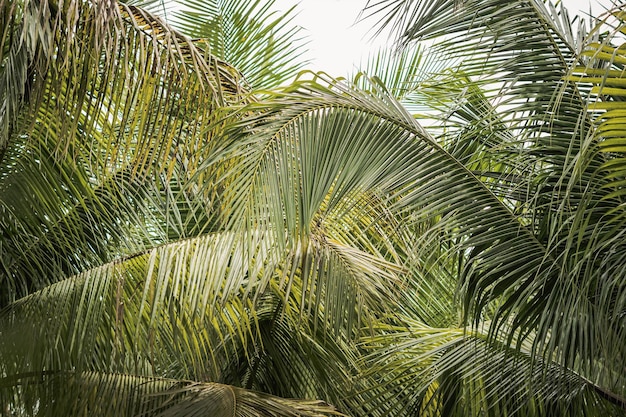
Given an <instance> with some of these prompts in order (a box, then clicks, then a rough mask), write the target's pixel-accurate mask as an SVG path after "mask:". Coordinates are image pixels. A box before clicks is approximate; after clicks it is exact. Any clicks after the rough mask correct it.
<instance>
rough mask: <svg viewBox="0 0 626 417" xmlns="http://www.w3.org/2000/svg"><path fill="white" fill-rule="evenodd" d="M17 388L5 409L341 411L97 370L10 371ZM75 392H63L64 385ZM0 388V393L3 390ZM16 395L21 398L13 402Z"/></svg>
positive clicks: (42, 412) (271, 415) (248, 416)
mask: <svg viewBox="0 0 626 417" xmlns="http://www.w3.org/2000/svg"><path fill="white" fill-rule="evenodd" d="M13 379H15V380H16V381H19V383H18V384H14V383H13V381H7V379H6V378H4V379H1V380H0V387H3V386H5V384H7V382H10V383H11V384H12V385H13V386H14V387H15V391H14V392H13V393H12V394H9V395H8V396H2V397H0V398H2V399H3V402H2V404H3V405H4V406H6V407H7V408H6V410H9V412H12V413H17V414H19V415H23V414H26V415H29V414H31V413H33V414H36V415H39V416H55V415H79V414H84V413H93V414H97V415H99V416H162V417H165V416H179V415H186V416H200V415H203V416H205V415H211V416H236V417H252V416H257V417H258V416H262V417H277V416H293V417H300V416H302V417H305V416H306V417H324V416H331V415H335V416H341V415H343V414H341V413H339V412H337V411H336V410H335V409H334V408H333V407H331V406H329V405H327V404H325V403H324V402H322V401H314V400H297V399H286V398H279V397H275V396H272V395H268V394H263V393H260V392H255V391H250V390H245V389H242V388H238V387H234V386H229V385H223V384H217V383H199V382H193V381H178V380H172V379H165V378H150V377H139V376H134V375H128V374H102V373H95V372H86V373H78V372H55V371H50V372H47V373H46V374H45V375H43V376H33V375H29V374H24V375H18V376H16V377H14V378H13ZM68 390H69V391H71V392H72V393H74V395H71V396H68V395H61V394H62V393H65V392H67V391H68ZM4 392H5V391H4V390H1V389H0V395H2V394H4ZM15 399H19V402H14V401H15Z"/></svg>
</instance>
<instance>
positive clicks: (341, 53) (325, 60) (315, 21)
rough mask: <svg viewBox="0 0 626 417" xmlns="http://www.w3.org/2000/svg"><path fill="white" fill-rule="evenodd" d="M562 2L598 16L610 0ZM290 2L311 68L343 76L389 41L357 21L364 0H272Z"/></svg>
mask: <svg viewBox="0 0 626 417" xmlns="http://www.w3.org/2000/svg"><path fill="white" fill-rule="evenodd" d="M563 3H564V4H565V6H566V7H567V9H568V10H569V11H570V13H571V14H572V15H573V14H575V13H580V14H582V15H586V14H588V13H589V8H590V7H591V10H592V11H593V13H594V14H595V15H599V14H601V13H602V12H603V11H604V10H605V7H603V6H602V4H604V5H610V4H611V0H600V1H598V0H591V1H589V0H563ZM294 4H298V7H297V8H296V11H297V13H298V14H297V15H296V16H295V17H294V20H293V21H294V23H295V24H296V25H299V26H302V27H303V28H305V31H304V33H305V34H306V35H308V37H309V45H308V46H309V50H310V54H309V57H311V59H312V63H311V65H310V67H309V69H311V70H314V71H325V72H327V73H329V74H330V75H332V76H347V75H349V74H352V73H354V70H355V69H356V66H357V65H358V64H359V63H360V62H361V61H362V60H364V59H365V58H366V57H367V56H368V55H369V54H370V53H371V52H372V51H375V50H378V49H379V48H380V47H382V46H384V45H385V44H391V39H388V38H387V37H386V36H385V35H379V36H377V37H375V38H374V39H372V38H373V37H374V31H373V29H372V27H373V25H374V23H375V20H374V19H375V18H370V19H366V20H365V21H364V22H357V21H358V17H359V14H360V13H361V11H362V10H363V8H364V7H365V5H366V4H367V0H300V1H296V0H276V4H275V8H276V9H277V10H282V11H286V10H288V9H289V8H290V7H292V6H293V5H294Z"/></svg>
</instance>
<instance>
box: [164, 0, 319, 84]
mask: <svg viewBox="0 0 626 417" xmlns="http://www.w3.org/2000/svg"><path fill="white" fill-rule="evenodd" d="M273 6H274V1H260V0H255V1H252V2H250V1H232V0H230V1H224V0H212V1H208V2H207V1H186V2H184V4H183V5H182V10H181V11H179V12H178V13H176V14H175V16H174V19H173V20H172V23H173V24H174V25H175V26H176V27H179V28H180V29H181V30H182V31H183V32H184V33H186V34H188V35H189V36H191V37H193V38H201V39H206V40H207V41H208V44H209V45H210V51H211V54H213V55H214V56H216V57H219V58H220V59H222V60H224V61H226V62H228V63H229V64H231V65H233V66H234V67H236V68H237V69H239V70H240V71H241V72H242V73H243V74H244V75H245V78H246V81H247V83H248V84H249V85H250V86H251V88H252V89H268V88H274V87H277V86H278V85H280V84H285V83H286V82H289V81H291V79H292V78H293V77H294V76H295V75H296V74H297V73H298V71H300V70H301V69H302V68H303V67H304V65H305V64H306V63H307V61H306V60H305V58H304V57H305V56H306V55H305V54H304V52H306V49H305V42H304V41H303V37H302V36H301V35H300V32H301V28H300V27H297V26H295V25H294V24H293V23H292V17H293V14H294V9H295V6H294V7H292V8H291V9H289V10H288V11H287V12H285V13H279V12H275V11H272V8H273Z"/></svg>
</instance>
